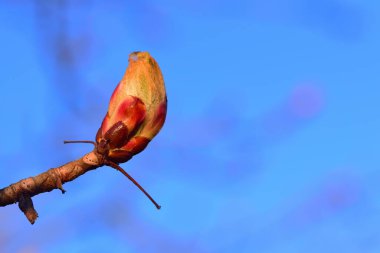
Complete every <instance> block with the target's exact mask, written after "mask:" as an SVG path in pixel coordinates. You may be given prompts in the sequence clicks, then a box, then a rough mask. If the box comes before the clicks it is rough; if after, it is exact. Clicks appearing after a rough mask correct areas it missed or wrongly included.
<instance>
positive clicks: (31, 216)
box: [0, 151, 103, 224]
mask: <svg viewBox="0 0 380 253" xmlns="http://www.w3.org/2000/svg"><path fill="white" fill-rule="evenodd" d="M100 166H103V164H102V161H101V159H98V156H97V154H95V153H94V151H92V152H90V153H88V154H87V155H85V156H83V157H82V158H80V159H78V160H76V161H72V162H69V163H66V164H65V165H63V166H60V167H58V168H53V169H50V170H48V171H46V172H44V173H41V174H39V175H37V176H35V177H29V178H26V179H23V180H21V181H19V182H17V183H14V184H11V185H10V186H8V187H5V188H3V189H0V206H6V205H10V204H14V203H16V202H18V203H19V207H20V209H21V211H23V212H24V214H25V215H26V217H27V218H28V220H29V221H30V223H32V224H33V223H34V222H35V220H36V219H37V217H38V214H37V212H36V210H35V209H34V207H33V202H32V199H31V198H32V197H33V196H35V195H37V194H40V193H43V192H50V191H52V190H54V189H60V190H61V191H62V193H64V189H63V188H62V184H64V183H66V182H69V181H72V180H74V179H75V178H77V177H79V176H81V175H83V174H84V173H86V172H88V171H90V170H93V169H96V168H98V167H100Z"/></svg>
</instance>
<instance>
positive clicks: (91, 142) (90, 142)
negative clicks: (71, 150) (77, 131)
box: [63, 141, 96, 146]
mask: <svg viewBox="0 0 380 253" xmlns="http://www.w3.org/2000/svg"><path fill="white" fill-rule="evenodd" d="M70 143H89V144H93V145H94V146H96V142H95V141H63V144H70Z"/></svg>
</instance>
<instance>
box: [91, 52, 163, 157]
mask: <svg viewBox="0 0 380 253" xmlns="http://www.w3.org/2000/svg"><path fill="white" fill-rule="evenodd" d="M166 108H167V99H166V92H165V85H164V80H163V77H162V73H161V70H160V68H159V66H158V64H157V62H156V61H155V60H154V59H153V58H152V57H151V56H150V54H149V53H148V52H134V53H132V54H130V56H129V66H128V68H127V70H126V72H125V74H124V76H123V78H122V80H121V81H120V83H119V84H118V86H117V87H116V89H115V91H114V92H113V94H112V96H111V99H110V104H109V108H108V112H107V115H106V116H105V118H104V120H103V122H102V125H101V127H100V129H99V131H98V133H97V135H96V142H97V148H98V151H99V153H101V154H104V155H105V156H106V158H107V159H108V160H109V161H112V162H116V163H121V162H125V161H127V160H129V159H130V158H131V157H132V156H133V155H135V154H137V153H139V152H141V151H142V150H144V148H145V147H146V146H147V145H148V143H149V142H150V140H151V139H152V138H153V137H154V136H155V135H156V134H157V133H158V132H159V131H160V129H161V127H162V125H163V124H164V122H165V118H166Z"/></svg>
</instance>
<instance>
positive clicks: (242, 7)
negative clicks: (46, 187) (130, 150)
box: [0, 0, 380, 253]
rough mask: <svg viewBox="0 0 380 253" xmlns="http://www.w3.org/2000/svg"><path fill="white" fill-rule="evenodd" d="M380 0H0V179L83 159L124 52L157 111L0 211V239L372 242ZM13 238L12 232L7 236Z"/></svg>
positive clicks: (30, 242)
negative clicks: (145, 81) (136, 149)
mask: <svg viewBox="0 0 380 253" xmlns="http://www.w3.org/2000/svg"><path fill="white" fill-rule="evenodd" d="M379 7H380V5H379V3H377V2H376V1H348V0H341V1H338V0H329V1H327V0H323V1H317V0H305V1H301V0H283V1H280V0H269V1H258V0H254V1H226V0H223V1H215V0H208V1H198V0H197V1H180V2H178V1H149V2H148V1H138V2H135V1H121V0H119V1H107V2H104V1H90V0H87V1H79V2H78V1H68V0H65V1H52V2H49V3H43V2H38V1H34V2H29V1H18V2H17V3H14V2H12V1H3V2H1V3H0V34H1V35H0V36H1V40H0V55H1V57H0V66H1V68H0V83H1V91H2V92H1V93H0V115H1V117H2V124H1V126H0V131H1V132H2V133H3V135H2V142H1V145H0V158H1V159H0V183H1V185H3V186H7V185H9V184H10V183H13V182H15V181H17V180H19V179H21V178H24V177H28V176H32V175H36V174H38V173H40V172H42V171H45V170H47V169H49V168H51V167H56V166H59V165H62V164H64V163H66V162H68V161H70V160H73V159H77V158H78V157H80V156H81V155H83V154H84V153H85V152H88V151H89V150H90V149H91V147H90V146H86V145H71V146H64V145H63V144H62V142H63V140H65V139H93V138H94V137H95V134H96V131H97V129H98V128H99V126H100V123H101V120H102V118H103V116H104V115H105V113H106V111H107V106H108V100H109V97H110V95H111V93H112V91H113V89H114V88H115V87H116V84H117V83H118V81H119V80H120V79H121V78H122V75H123V73H124V71H125V68H126V67H127V59H128V55H129V53H131V52H133V51H136V50H141V51H149V52H150V53H151V54H152V55H153V56H154V57H155V59H156V60H157V62H158V63H159V65H160V67H161V69H162V72H163V74H164V78H165V83H166V88H167V94H168V101H169V107H168V116H167V121H166V123H165V126H164V128H163V130H162V131H161V132H160V133H159V135H158V136H157V137H156V138H155V139H154V140H153V141H152V142H151V143H150V145H149V147H148V148H147V149H146V150H145V151H144V152H142V153H141V154H139V155H137V156H136V157H135V158H133V159H132V160H131V161H129V162H128V163H126V164H124V165H123V167H124V168H125V169H126V170H127V171H129V172H130V173H131V174H132V175H133V176H134V177H135V178H136V179H137V180H138V181H139V182H140V183H141V184H142V185H143V186H144V187H146V189H147V190H148V191H149V192H150V193H151V194H152V195H153V196H154V197H155V198H156V199H157V201H158V202H159V203H160V204H161V205H162V206H163V208H162V210H160V211H159V212H157V211H156V210H155V208H154V207H153V206H152V205H151V203H150V202H149V201H148V200H147V199H146V198H145V197H144V196H143V195H142V194H141V193H140V192H139V191H138V190H137V188H135V187H134V186H133V185H132V184H131V183H130V182H129V181H128V180H127V179H125V178H124V177H123V176H122V175H120V174H118V173H116V172H115V171H114V170H112V169H110V168H100V169H98V170H96V171H94V172H90V173H88V174H86V175H84V176H82V177H81V178H79V179H77V180H75V181H74V182H70V183H68V184H66V185H65V188H66V190H67V191H68V192H67V193H66V194H65V195H61V194H60V193H59V192H58V191H53V192H51V193H46V194H42V195H39V196H37V197H35V198H34V202H35V206H36V209H37V211H38V212H39V214H40V218H39V219H38V220H37V223H36V224H35V225H34V226H30V224H29V223H28V222H27V220H26V219H25V218H24V217H23V215H22V213H21V212H19V210H18V209H17V206H16V205H13V206H8V207H5V208H2V209H1V210H0V222H1V223H2V225H1V226H0V241H1V243H0V251H1V252H5V253H7V252H12V253H13V252H57V253H60V252H104V251H105V249H107V252H268V253H269V252H270V253H272V252H273V253H274V252H281V253H286V252H360V253H362V252H378V251H379V250H380V243H379V242H380V240H378V235H377V234H378V233H377V227H378V226H379V224H380V218H379V216H378V213H379V212H378V211H379V207H380V202H379V201H378V199H379V198H378V194H377V192H379V184H378V183H377V182H378V180H377V179H378V176H379V170H378V168H379V165H380V159H379V156H378V152H379V143H380V134H379V133H378V129H380V110H379V108H380V100H379V91H380V88H379V81H380V77H379V75H378V72H379V67H380V61H379V59H380V50H379V46H378V45H380V29H379V26H380V18H379V17H380V15H379V14H380V13H379V10H380V8H379ZM16 235H17V238H18V239H17V240H15V239H14V238H15V236H16Z"/></svg>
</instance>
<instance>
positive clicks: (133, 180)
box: [104, 161, 161, 209]
mask: <svg viewBox="0 0 380 253" xmlns="http://www.w3.org/2000/svg"><path fill="white" fill-rule="evenodd" d="M104 164H105V165H108V166H110V167H112V168H114V169H116V170H118V171H120V172H121V173H123V175H124V176H126V177H127V178H129V180H131V181H132V183H134V184H135V185H136V186H137V187H138V188H139V189H140V190H141V191H142V192H143V193H144V194H145V195H146V196H147V197H148V198H149V199H150V201H152V203H153V204H154V205H155V206H156V208H157V209H161V206H160V205H159V204H157V202H156V201H155V200H154V199H153V198H152V197H151V196H150V195H149V193H147V192H146V191H145V189H144V188H143V187H142V186H141V185H140V184H139V183H137V181H136V180H135V179H134V178H133V177H131V176H130V175H129V174H128V173H127V172H126V171H125V170H124V169H123V168H122V167H120V166H119V165H118V164H116V163H114V162H111V161H105V163H104Z"/></svg>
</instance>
